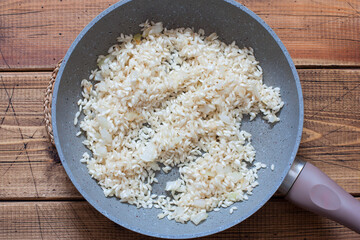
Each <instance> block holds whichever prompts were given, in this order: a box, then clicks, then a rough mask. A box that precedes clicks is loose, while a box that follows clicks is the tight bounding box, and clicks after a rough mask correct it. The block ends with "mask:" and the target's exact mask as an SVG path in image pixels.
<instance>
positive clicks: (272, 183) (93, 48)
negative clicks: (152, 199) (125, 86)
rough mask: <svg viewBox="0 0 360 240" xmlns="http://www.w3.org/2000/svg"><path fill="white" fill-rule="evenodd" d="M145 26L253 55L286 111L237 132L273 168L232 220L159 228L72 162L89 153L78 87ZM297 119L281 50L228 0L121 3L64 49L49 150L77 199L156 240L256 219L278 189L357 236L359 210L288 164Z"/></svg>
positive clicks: (213, 216)
mask: <svg viewBox="0 0 360 240" xmlns="http://www.w3.org/2000/svg"><path fill="white" fill-rule="evenodd" d="M147 19H149V20H152V21H155V22H157V21H162V22H163V23H164V25H165V26H166V27H167V28H168V29H169V28H177V27H194V29H195V30H198V29H199V28H203V29H204V30H205V32H206V34H210V33H212V32H216V33H217V34H218V35H219V37H220V39H221V40H222V41H224V42H226V43H231V42H232V41H236V43H237V44H238V45H239V47H252V48H253V49H254V52H255V57H256V58H257V60H259V62H260V65H261V67H262V68H263V71H264V82H265V84H267V85H271V86H278V87H280V88H281V95H282V99H283V101H284V102H285V105H284V107H283V109H282V110H281V112H280V118H281V121H280V122H279V123H276V124H274V125H271V124H268V123H267V122H265V121H263V120H262V118H261V117H257V118H256V119H255V120H254V121H251V122H250V121H248V120H247V119H245V120H244V123H243V125H242V129H244V130H246V131H248V132H250V133H251V134H252V136H253V137H252V142H253V145H254V147H255V149H256V151H257V153H256V160H257V161H260V162H263V163H266V164H267V165H268V166H270V165H271V164H274V166H275V169H274V171H271V170H270V169H266V170H261V172H260V173H259V179H258V181H259V186H258V187H256V188H255V189H254V191H253V195H252V196H251V197H250V198H249V200H248V201H244V202H238V203H235V205H234V206H236V207H237V208H238V210H237V211H235V212H234V214H231V215H230V214H229V211H228V210H227V209H222V210H221V211H220V212H210V213H209V217H208V218H207V219H206V221H204V222H203V223H201V224H200V225H198V226H195V225H194V224H192V223H190V222H189V223H187V224H180V223H176V222H175V221H169V220H167V219H166V218H165V219H162V220H159V219H158V218H157V214H158V213H159V212H160V210H159V209H136V207H135V206H133V205H129V204H125V203H120V202H119V200H118V199H116V198H114V197H113V198H106V197H104V194H103V191H102V190H101V188H100V187H99V186H98V184H97V183H96V181H95V180H93V179H91V177H90V175H89V174H88V171H87V168H86V166H85V165H84V164H81V163H80V161H79V160H80V159H81V158H82V154H83V153H84V152H85V151H88V150H87V149H86V148H85V147H84V146H83V144H82V143H81V142H82V140H84V137H83V138H81V137H80V138H78V137H76V136H75V133H76V132H77V131H78V130H79V129H78V127H75V126H74V125H73V119H74V115H75V113H76V112H77V110H78V109H77V104H76V103H77V100H78V99H80V98H81V87H80V82H81V80H82V79H84V78H86V79H87V78H88V76H89V74H90V71H91V70H92V69H95V68H96V59H97V56H98V55H100V54H103V53H105V52H106V51H107V49H108V48H109V47H110V46H112V45H113V44H115V43H116V37H117V36H119V35H120V34H121V33H124V34H135V33H138V32H140V27H139V24H140V23H142V22H144V21H146V20H147ZM303 116H304V111H303V98H302V92H301V86H300V81H299V77H298V75H297V72H296V69H295V66H294V64H293V62H292V60H291V58H290V56H289V54H288V52H287V51H286V49H285V47H284V45H283V44H282V43H281V41H280V39H279V38H278V37H277V36H276V35H275V33H274V32H273V31H272V30H271V28H270V27H269V26H268V25H267V24H266V23H265V22H264V21H263V20H261V19H260V18H259V17H258V16H256V15H255V14H254V13H253V12H251V11H250V10H249V9H247V8H246V7H244V6H242V5H241V4H239V3H237V2H235V1H231V0H225V1H224V0H196V1H194V0H151V1H150V0H124V1H121V2H118V3H116V4H114V5H113V6H111V7H109V8H108V9H107V10H105V11H104V12H102V13H101V14H100V15H99V16H97V17H96V18H95V19H94V20H93V21H91V22H90V24H89V25H88V26H86V27H85V28H84V30H83V31H82V32H81V33H80V34H79V36H78V37H77V38H76V40H75V41H74V43H73V44H72V45H71V47H70V49H69V50H68V52H67V54H66V56H65V58H64V60H63V63H62V65H61V68H60V70H59V72H58V75H57V79H56V83H55V87H54V94H53V101H52V120H53V122H52V124H53V131H54V139H55V144H56V148H57V150H58V153H59V156H60V159H61V161H62V164H63V166H64V168H65V170H66V172H67V174H68V175H69V177H70V179H71V181H72V182H73V184H74V185H75V187H76V188H77V189H78V190H79V192H80V193H81V194H82V195H83V196H84V198H85V199H86V200H87V201H88V202H89V203H90V204H91V205H93V206H94V207H95V208H96V209H97V210H98V211H99V212H101V213H102V214H103V215H105V216H106V217H108V218H109V219H111V220H112V221H114V222H116V223H118V224H120V225H121V226H123V227H125V228H128V229H130V230H133V231H136V232H139V233H142V234H145V235H150V236H155V237H162V238H193V237H200V236H205V235H209V234H213V233H216V232H219V231H222V230H225V229H227V228H229V227H231V226H233V225H235V224H238V223H240V222H241V221H243V220H244V219H246V218H247V217H249V216H250V215H252V214H253V213H254V212H256V211H257V210H258V209H259V208H260V207H262V206H263V205H264V204H265V203H266V202H267V201H268V200H269V199H270V197H271V196H272V195H273V194H274V193H275V192H276V190H277V189H279V188H280V189H279V190H280V192H283V193H284V194H287V198H289V199H290V200H292V201H294V202H296V203H297V204H299V205H302V206H304V207H307V208H310V209H311V210H314V211H315V212H317V213H320V214H323V215H326V216H328V217H331V218H332V219H335V220H337V221H339V222H341V223H343V224H345V225H347V226H349V227H351V228H352V229H354V230H356V231H358V232H359V231H360V214H359V213H360V204H359V202H358V201H357V200H355V199H354V198H352V197H351V196H350V195H349V194H347V193H346V192H345V191H344V190H342V189H341V188H340V187H339V186H338V185H336V184H335V183H334V182H333V181H331V180H330V179H328V178H327V177H326V176H325V175H324V174H323V173H321V172H320V170H318V169H317V168H315V167H314V166H312V165H311V164H309V163H307V164H305V163H304V162H302V161H300V160H295V156H296V152H297V150H298V147H299V143H300V139H301V133H302V127H303ZM294 160H295V162H294ZM293 163H294V164H293ZM299 173H300V176H299ZM314 174H315V175H314ZM177 177H178V174H177V173H176V171H175V170H173V171H172V172H171V173H169V174H161V173H159V174H158V176H157V178H158V179H159V182H160V183H159V184H155V185H154V192H155V193H158V194H159V193H163V192H162V191H163V190H162V189H164V185H165V182H166V181H170V180H174V179H176V178H177ZM296 179H297V181H296V182H295V180H296ZM294 182H295V183H294ZM290 189H291V190H290Z"/></svg>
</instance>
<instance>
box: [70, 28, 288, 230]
mask: <svg viewBox="0 0 360 240" xmlns="http://www.w3.org/2000/svg"><path fill="white" fill-rule="evenodd" d="M141 26H142V27H143V31H142V37H141V36H140V35H135V36H132V35H129V36H125V35H123V34H122V35H121V36H120V37H119V38H118V41H119V43H118V44H116V45H114V46H112V47H111V48H110V49H109V51H108V55H106V56H99V58H98V66H99V68H98V69H95V70H94V71H92V73H91V75H90V77H89V80H86V79H84V80H83V81H82V82H81V86H82V88H83V92H82V96H83V98H82V99H81V100H79V101H78V105H79V112H78V113H77V114H76V116H75V119H74V124H75V125H76V124H77V121H78V117H79V114H80V112H83V113H84V115H85V117H84V119H83V120H82V121H81V122H80V127H81V129H82V130H83V131H84V132H85V133H86V138H87V140H85V141H84V142H83V143H84V144H85V145H86V147H88V148H89V149H90V150H91V152H92V156H91V157H90V156H89V154H87V153H85V154H84V155H83V159H81V161H82V162H84V163H86V164H87V167H88V170H89V174H90V175H91V176H92V177H93V178H94V179H96V180H97V181H98V183H99V185H100V186H101V187H102V189H103V190H104V194H105V196H107V197H111V196H116V197H117V198H119V199H120V201H121V202H127V203H129V204H134V205H136V206H137V207H144V208H151V207H153V206H154V207H156V208H159V209H161V210H162V212H161V213H160V214H159V215H158V217H159V218H160V219H161V218H164V217H167V218H168V219H174V220H175V221H177V222H181V223H185V222H187V221H189V220H191V221H192V222H193V223H194V224H199V223H200V222H201V221H203V220H205V219H206V218H207V212H209V211H212V210H215V211H218V210H219V207H229V206H231V205H232V204H233V203H234V202H238V201H244V200H247V199H248V195H251V194H252V190H253V188H254V187H256V186H257V185H258V182H257V177H258V176H257V171H258V170H259V169H260V168H263V167H266V165H265V164H262V163H255V165H253V167H249V164H250V165H252V164H254V160H255V149H254V147H253V146H252V145H251V134H250V133H248V132H245V131H241V130H239V129H240V126H241V120H242V117H243V115H246V114H249V115H250V118H251V119H254V118H255V117H256V115H257V114H258V113H262V115H263V118H264V119H266V120H267V121H268V122H271V123H273V122H276V121H279V118H278V117H277V116H276V113H277V112H278V111H279V110H280V109H281V107H282V106H283V102H282V101H281V98H280V89H279V88H272V87H268V86H266V85H265V84H263V82H262V69H261V67H260V66H259V63H258V62H257V61H256V59H255V57H254V55H253V50H252V49H251V48H244V49H239V47H238V46H236V44H235V42H233V43H232V44H230V45H226V44H225V43H223V42H221V41H219V40H217V35H216V34H215V33H212V34H211V35H209V36H207V37H206V36H205V35H204V31H203V30H199V31H198V32H194V31H193V30H192V29H189V28H186V29H185V28H178V29H172V30H168V29H166V28H165V29H164V28H163V25H162V23H156V24H155V23H149V22H145V23H144V24H142V25H141ZM90 80H94V83H92V82H90ZM174 166H178V167H179V172H180V178H179V179H177V180H175V181H171V182H167V183H166V191H168V192H169V193H170V194H171V196H172V198H170V197H166V196H164V195H159V196H157V195H153V194H152V184H153V183H154V182H155V183H156V182H158V180H157V179H156V175H157V174H158V173H160V171H161V169H162V170H163V171H164V172H168V171H170V170H171V169H172V168H173V167H174ZM231 209H232V210H231ZM231 209H230V211H234V210H235V209H236V208H231Z"/></svg>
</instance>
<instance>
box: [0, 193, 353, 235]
mask: <svg viewBox="0 0 360 240" xmlns="http://www.w3.org/2000/svg"><path fill="white" fill-rule="evenodd" d="M120 204H121V203H120ZM225 211H227V210H225ZM0 213H1V214H0V239H4V240H5V239H6V240H7V239H65V238H66V239H118V238H119V239H145V238H146V237H145V236H143V235H140V234H138V233H135V232H132V231H130V230H127V229H125V228H123V227H120V226H118V225H116V224H115V223H113V222H112V221H110V220H108V219H107V218H105V217H104V216H102V215H101V214H100V213H98V212H97V211H96V210H95V209H94V208H93V207H91V206H90V205H89V204H88V203H87V202H83V201H80V202H71V201H70V202H56V201H55V202H46V201H41V202H0ZM234 214H240V213H237V212H235V213H234ZM146 239H147V238H146ZM153 239H154V238H153ZM204 239H299V240H300V239H301V240H303V239H308V240H309V239H329V240H330V239H334V240H335V239H336V240H337V239H349V240H350V239H359V235H358V234H356V233H355V232H353V231H351V230H349V229H347V228H345V227H343V226H341V225H339V224H337V223H335V222H333V221H331V220H328V219H325V218H323V217H320V216H316V215H314V214H312V213H309V212H306V211H305V210H302V209H299V208H297V207H295V206H294V205H292V204H291V203H288V202H286V201H285V200H282V199H272V200H270V201H269V202H268V203H267V204H266V205H265V206H264V207H263V208H262V209H260V210H259V211H258V212H257V213H255V214H254V215H253V216H251V217H250V218H248V219H247V220H245V221H244V222H242V223H240V224H238V225H236V226H234V227H232V228H230V229H228V230H226V231H223V232H221V233H217V234H215V235H212V236H209V237H205V238H204Z"/></svg>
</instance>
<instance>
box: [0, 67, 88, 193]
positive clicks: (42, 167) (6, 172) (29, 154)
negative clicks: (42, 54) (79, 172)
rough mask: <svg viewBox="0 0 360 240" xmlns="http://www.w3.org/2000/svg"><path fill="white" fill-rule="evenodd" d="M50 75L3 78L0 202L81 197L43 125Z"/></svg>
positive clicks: (0, 88)
mask: <svg viewBox="0 0 360 240" xmlns="http://www.w3.org/2000/svg"><path fill="white" fill-rule="evenodd" d="M49 78H50V73H3V74H1V75H0V81H1V82H0V123H1V125H0V136H1V138H0V199H18V198H21V199H27V198H47V199H49V198H50V199H51V198H54V197H56V198H57V199H66V198H81V195H80V194H79V193H78V192H77V190H76V189H75V187H74V186H73V185H72V183H71V181H70V180H69V178H68V177H67V175H66V173H65V171H64V169H63V167H62V165H61V163H60V160H59V158H58V157H57V153H56V149H55V147H53V146H52V144H51V143H50V142H49V140H48V136H47V133H46V130H45V125H44V114H43V99H44V93H45V88H46V87H47V84H48V81H49Z"/></svg>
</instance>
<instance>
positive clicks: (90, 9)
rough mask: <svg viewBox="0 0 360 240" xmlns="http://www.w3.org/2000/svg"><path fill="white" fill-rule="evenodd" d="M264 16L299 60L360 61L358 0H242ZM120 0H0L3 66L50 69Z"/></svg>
mask: <svg viewBox="0 0 360 240" xmlns="http://www.w3.org/2000/svg"><path fill="white" fill-rule="evenodd" d="M238 1H239V2H240V3H243V4H244V5H246V6H247V7H248V8H250V9H251V10H252V11H254V12H255V13H257V14H258V15H259V16H260V17H261V18H263V19H264V20H265V21H266V22H267V23H268V24H269V25H270V26H271V27H272V28H273V29H274V31H275V32H276V33H277V34H278V36H279V37H280V39H281V40H282V41H283V42H284V44H285V46H286V47H287V49H288V50H289V52H290V54H291V56H292V57H293V59H294V61H295V63H296V64H297V65H306V66H309V65H338V66H360V34H359V32H360V31H359V24H360V2H359V1H357V0H348V1H342V0H330V1H329V0H316V1H313V0H292V1H288V0H279V1H271V0H261V1H251V0H238ZM115 2H117V0H79V1H74V0H73V1H65V0H64V1H62V0H59V1H55V0H52V1H35V0H29V1H24V0H19V1H13V0H2V1H0V70H1V69H2V70H9V69H10V70H11V69H34V68H35V69H48V70H50V69H52V68H53V67H54V66H55V64H56V63H57V62H58V61H59V60H60V59H61V58H63V57H64V55H65V53H66V51H67V49H68V48H69V46H70V44H71V43H72V41H73V40H74V39H75V37H76V36H77V35H78V34H79V32H80V31H81V30H82V29H83V28H84V27H85V25H86V24H88V23H89V22H90V21H91V20H92V19H93V18H94V17H95V16H96V15H98V14H99V13H100V12H101V11H103V10H105V9H106V8H107V7H109V6H110V5H112V4H113V3H115Z"/></svg>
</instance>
